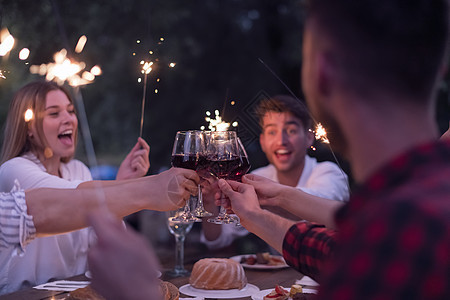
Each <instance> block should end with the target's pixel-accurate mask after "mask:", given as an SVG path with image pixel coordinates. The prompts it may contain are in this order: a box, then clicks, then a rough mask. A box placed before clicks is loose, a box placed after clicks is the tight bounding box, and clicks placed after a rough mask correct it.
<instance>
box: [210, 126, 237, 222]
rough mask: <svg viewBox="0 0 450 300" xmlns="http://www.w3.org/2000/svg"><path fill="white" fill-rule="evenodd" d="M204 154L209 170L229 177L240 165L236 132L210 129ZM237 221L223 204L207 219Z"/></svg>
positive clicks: (221, 176) (220, 175)
mask: <svg viewBox="0 0 450 300" xmlns="http://www.w3.org/2000/svg"><path fill="white" fill-rule="evenodd" d="M206 154H207V160H208V162H209V164H208V169H209V172H210V173H211V174H212V175H214V176H215V177H217V178H219V179H220V178H223V179H229V178H230V175H232V174H233V172H234V171H235V170H236V168H238V167H239V165H241V160H240V157H239V147H238V142H237V136H236V132H235V131H211V132H210V133H209V139H208V146H207V151H206ZM237 221H238V218H237V217H235V216H230V215H228V214H227V212H226V209H225V208H224V207H223V205H221V206H220V211H219V215H218V216H217V217H215V218H212V219H208V222H211V223H215V224H230V223H236V222H237Z"/></svg>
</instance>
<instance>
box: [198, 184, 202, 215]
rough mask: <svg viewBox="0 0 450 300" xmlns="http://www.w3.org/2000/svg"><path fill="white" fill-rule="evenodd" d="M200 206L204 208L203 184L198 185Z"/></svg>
mask: <svg viewBox="0 0 450 300" xmlns="http://www.w3.org/2000/svg"><path fill="white" fill-rule="evenodd" d="M197 197H198V207H200V208H201V209H203V194H202V186H201V185H200V184H199V185H198V196H197Z"/></svg>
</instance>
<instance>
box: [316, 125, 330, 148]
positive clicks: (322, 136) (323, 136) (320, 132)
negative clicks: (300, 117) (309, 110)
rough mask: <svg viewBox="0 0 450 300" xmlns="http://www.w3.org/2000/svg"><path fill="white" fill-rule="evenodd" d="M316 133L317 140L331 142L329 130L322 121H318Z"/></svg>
mask: <svg viewBox="0 0 450 300" xmlns="http://www.w3.org/2000/svg"><path fill="white" fill-rule="evenodd" d="M314 134H315V137H316V140H318V141H321V142H322V143H325V144H329V143H330V141H329V140H328V137H327V131H326V130H325V128H324V127H323V126H322V124H321V123H317V125H316V129H315V130H314Z"/></svg>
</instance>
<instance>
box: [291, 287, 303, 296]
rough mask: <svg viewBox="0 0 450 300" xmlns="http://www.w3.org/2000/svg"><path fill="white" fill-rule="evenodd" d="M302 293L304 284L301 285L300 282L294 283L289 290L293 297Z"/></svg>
mask: <svg viewBox="0 0 450 300" xmlns="http://www.w3.org/2000/svg"><path fill="white" fill-rule="evenodd" d="M301 293H303V289H302V286H301V285H299V284H293V285H292V286H291V290H290V292H289V296H290V297H293V296H294V295H295V294H301Z"/></svg>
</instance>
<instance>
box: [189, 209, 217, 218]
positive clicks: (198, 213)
mask: <svg viewBox="0 0 450 300" xmlns="http://www.w3.org/2000/svg"><path fill="white" fill-rule="evenodd" d="M212 215H213V214H212V213H210V212H209V211H207V210H205V209H203V208H200V207H198V208H196V209H195V210H194V216H196V217H199V218H204V217H211V216H212Z"/></svg>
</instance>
